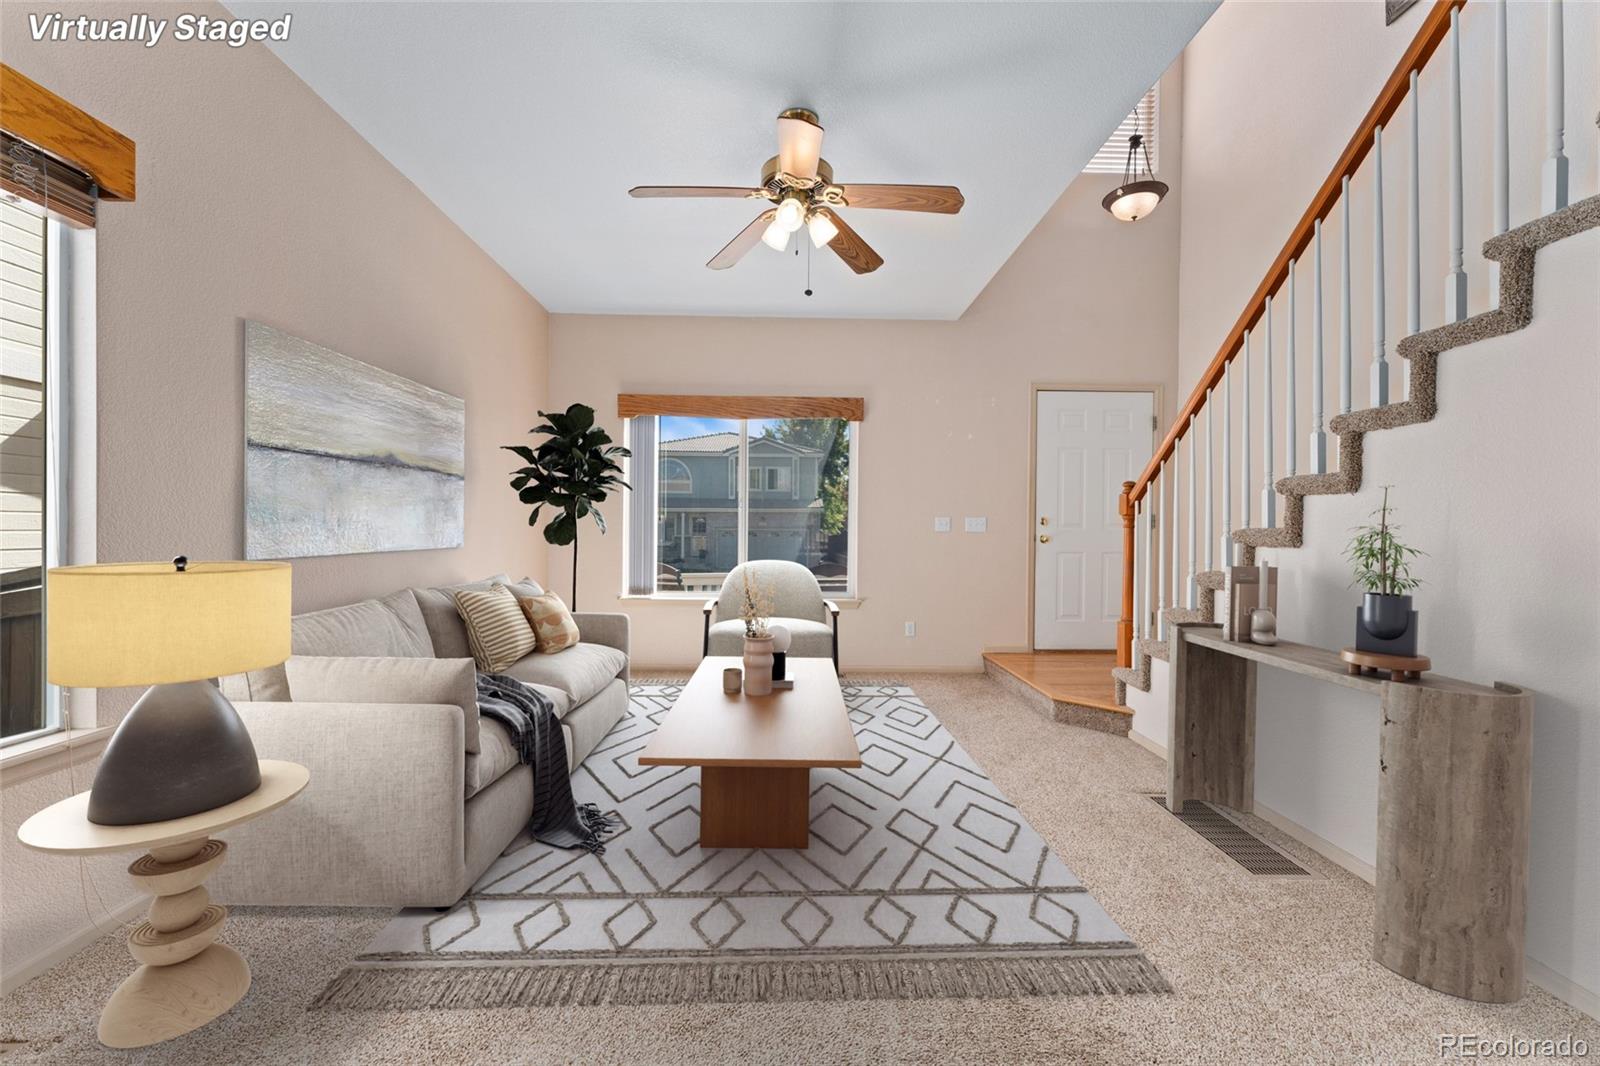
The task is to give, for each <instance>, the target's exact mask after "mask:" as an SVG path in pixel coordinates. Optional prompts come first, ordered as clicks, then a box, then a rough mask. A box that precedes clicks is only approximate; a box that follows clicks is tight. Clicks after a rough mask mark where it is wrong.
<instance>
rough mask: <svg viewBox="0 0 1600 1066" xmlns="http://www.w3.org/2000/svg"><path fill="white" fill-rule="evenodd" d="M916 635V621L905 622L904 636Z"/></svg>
mask: <svg viewBox="0 0 1600 1066" xmlns="http://www.w3.org/2000/svg"><path fill="white" fill-rule="evenodd" d="M916 635H917V623H915V622H907V623H906V636H908V637H914V636H916Z"/></svg>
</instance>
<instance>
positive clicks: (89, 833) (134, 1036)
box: [17, 759, 311, 1048]
mask: <svg viewBox="0 0 1600 1066" xmlns="http://www.w3.org/2000/svg"><path fill="white" fill-rule="evenodd" d="M260 762H261V787H260V788H258V789H256V790H255V791H254V792H252V793H250V795H248V796H245V797H243V798H241V799H237V800H234V801H233V802H232V803H228V804H224V805H223V806H221V807H217V808H214V809H213V810H209V811H202V812H200V813H199V814H191V815H187V816H185V817H183V818H174V819H172V820H170V821H166V822H148V823H146V824H144V825H96V824H95V823H93V822H91V821H89V819H88V817H87V812H88V808H89V793H87V792H80V793H78V794H77V795H76V796H72V797H70V798H68V799H64V800H62V801H61V802H60V803H56V804H53V805H51V806H49V807H46V808H45V809H44V810H42V811H40V812H39V813H38V814H35V815H34V816H33V817H32V818H29V819H28V820H27V821H26V822H23V823H22V828H21V829H18V830H17V839H18V840H20V841H22V843H23V844H25V845H27V846H28V847H30V848H33V849H34V850H36V851H48V852H55V853H57V854H61V855H98V854H101V853H104V852H111V851H130V850H133V849H135V848H137V849H140V850H143V851H145V852H146V854H145V855H143V856H141V857H140V858H138V859H136V860H134V862H133V864H132V865H130V866H129V867H128V876H129V877H131V878H132V879H133V883H134V884H135V885H137V886H138V887H139V888H140V889H142V890H144V891H146V892H148V893H150V894H151V895H152V896H153V897H155V898H154V899H152V900H151V901H150V913H149V915H148V916H147V917H146V918H145V920H144V921H142V922H140V923H139V924H138V925H137V926H135V927H134V929H133V932H132V933H131V934H129V936H128V951H129V952H130V953H131V954H132V955H133V957H134V958H135V959H136V960H138V962H139V964H140V965H139V968H138V969H137V970H135V971H133V973H131V974H129V975H128V977H127V979H125V980H124V981H123V982H122V984H121V985H119V986H118V987H117V990H116V991H115V992H114V993H112V995H111V998H110V999H109V1000H107V1001H106V1005H105V1007H104V1009H102V1010H101V1012H100V1029H99V1034H100V1042H101V1043H102V1044H105V1045H106V1046H107V1047H118V1048H131V1047H144V1046H146V1045H148V1044H158V1043H160V1042H161V1041H163V1040H171V1039H172V1038H173V1037H175V1036H182V1035H183V1034H184V1033H187V1032H191V1031H192V1030H195V1029H198V1028H200V1027H201V1026H202V1025H204V1024H206V1023H207V1022H209V1021H210V1020H211V1019H213V1018H215V1017H217V1016H218V1015H219V1014H222V1013H223V1012H225V1011H227V1010H228V1009H229V1008H230V1007H232V1006H233V1005H234V1004H235V1003H237V1002H239V1000H240V999H242V998H243V997H244V994H245V992H246V991H248V990H249V988H250V964H249V963H247V962H245V961H244V957H243V956H241V955H240V954H239V953H238V952H237V951H234V950H233V949H232V948H230V947H228V946H227V945H226V944H219V943H217V942H216V941H217V935H218V934H219V933H220V932H221V931H222V923H223V920H224V919H225V918H226V917H227V916H228V911H227V908H225V907H221V906H218V905H217V904H215V903H212V902H211V897H210V895H209V894H208V893H207V892H206V888H205V880H206V878H207V877H209V876H211V873H212V871H214V870H215V869H216V868H217V867H218V866H220V865H222V860H223V858H224V857H225V856H226V855H227V852H228V845H227V844H225V843H223V842H222V841H220V840H213V839H211V834H212V833H216V832H220V831H221V830H223V829H227V828H229V827H230V826H235V825H239V824H240V823H242V822H248V821H249V820H250V819H252V818H255V817H258V816H259V815H263V814H266V813H267V812H268V811H271V810H274V809H276V808H278V807H281V806H283V805H284V804H285V803H288V802H289V801H290V800H292V799H294V797H295V796H297V795H298V794H299V793H300V790H301V789H303V788H305V787H306V782H307V781H309V780H310V777H311V775H310V773H309V772H308V771H307V770H306V768H305V767H304V766H300V765H299V764H297V763H292V762H281V761H278V760H276V759H262V760H261V761H260Z"/></svg>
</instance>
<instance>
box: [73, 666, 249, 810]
mask: <svg viewBox="0 0 1600 1066" xmlns="http://www.w3.org/2000/svg"><path fill="white" fill-rule="evenodd" d="M260 787H261V768H260V766H259V765H258V764H257V761H256V748H255V745H254V744H252V743H251V742H250V734H249V733H248V732H246V730H245V728H244V722H242V721H240V720H239V712H238V711H235V710H234V709H233V704H231V703H229V702H228V700H227V697H225V696H223V694H222V693H221V692H220V691H218V689H217V687H216V686H215V685H213V684H211V683H210V682H208V681H184V682H181V683H178V684H173V685H156V686H154V687H153V688H151V689H150V690H149V691H147V692H146V693H145V694H144V695H143V696H140V697H139V702H138V703H135V704H134V705H133V710H131V711H129V712H128V716H127V717H126V718H124V719H123V720H122V724H121V725H119V726H118V727H117V731H116V732H115V733H113V734H111V740H110V741H109V742H108V743H107V744H106V750H105V754H104V755H102V756H101V758H100V769H99V770H98V771H96V773H95V775H94V786H93V787H92V788H91V789H90V790H89V810H88V814H87V817H88V819H89V821H91V822H93V823H95V824H96V825H140V824H143V823H146V822H165V821H168V820H169V819H172V818H182V817H184V816H185V815H190V814H199V813H200V812H201V811H209V810H212V809H213V808H216V807H221V806H222V805H223V804H226V803H232V802H233V801H234V800H236V799H240V798H242V797H244V796H248V795H249V794H250V793H252V792H254V791H255V790H256V789H258V788H260Z"/></svg>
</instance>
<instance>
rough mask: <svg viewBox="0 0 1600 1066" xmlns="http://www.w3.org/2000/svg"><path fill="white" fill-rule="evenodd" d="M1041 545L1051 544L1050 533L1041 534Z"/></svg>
mask: <svg viewBox="0 0 1600 1066" xmlns="http://www.w3.org/2000/svg"><path fill="white" fill-rule="evenodd" d="M1039 543H1040V544H1049V543H1050V534H1048V533H1040V534H1039Z"/></svg>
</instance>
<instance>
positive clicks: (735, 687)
mask: <svg viewBox="0 0 1600 1066" xmlns="http://www.w3.org/2000/svg"><path fill="white" fill-rule="evenodd" d="M743 685H744V677H743V676H742V675H741V674H740V673H739V668H738V667H737V666H730V667H728V668H727V669H726V670H723V671H722V691H724V692H726V693H727V694H728V695H730V696H737V695H738V694H739V689H740V687H741V686H743Z"/></svg>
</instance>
